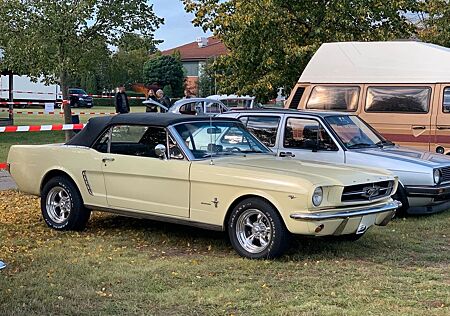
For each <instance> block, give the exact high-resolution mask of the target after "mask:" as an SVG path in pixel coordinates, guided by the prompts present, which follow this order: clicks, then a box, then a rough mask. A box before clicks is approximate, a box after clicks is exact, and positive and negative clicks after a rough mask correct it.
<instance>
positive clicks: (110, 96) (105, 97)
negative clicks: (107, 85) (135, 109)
mask: <svg viewBox="0 0 450 316" xmlns="http://www.w3.org/2000/svg"><path fill="white" fill-rule="evenodd" d="M69 95H70V96H75V97H81V96H85V95H81V94H69ZM88 96H89V97H93V98H97V99H112V98H114V97H115V96H114V95H103V94H88ZM128 99H134V100H147V99H146V98H145V97H128Z"/></svg>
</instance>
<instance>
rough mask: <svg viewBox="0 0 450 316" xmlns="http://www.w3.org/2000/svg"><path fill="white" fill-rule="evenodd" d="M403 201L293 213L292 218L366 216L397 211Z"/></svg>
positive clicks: (315, 219)
mask: <svg viewBox="0 0 450 316" xmlns="http://www.w3.org/2000/svg"><path fill="white" fill-rule="evenodd" d="M401 206H402V203H400V202H399V201H392V202H389V203H387V204H385V205H383V206H380V207H369V208H366V209H362V210H356V211H345V210H344V211H340V212H336V213H331V212H316V213H293V214H291V215H290V218H292V219H295V220H303V221H322V220H329V219H346V218H349V217H356V216H364V215H369V214H377V213H383V212H389V211H395V210H396V209H397V208H399V207H401Z"/></svg>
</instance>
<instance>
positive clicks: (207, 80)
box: [198, 59, 219, 98]
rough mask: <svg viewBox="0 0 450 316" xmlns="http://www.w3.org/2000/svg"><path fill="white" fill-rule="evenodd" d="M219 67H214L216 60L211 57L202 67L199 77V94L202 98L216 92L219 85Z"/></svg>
mask: <svg viewBox="0 0 450 316" xmlns="http://www.w3.org/2000/svg"><path fill="white" fill-rule="evenodd" d="M216 76H217V69H216V67H214V60H213V59H209V60H207V61H206V63H205V64H204V65H202V66H201V69H200V77H199V78H198V96H199V97H201V98H204V97H207V96H209V95H213V94H216V92H217V90H218V89H219V87H218V86H217V80H216Z"/></svg>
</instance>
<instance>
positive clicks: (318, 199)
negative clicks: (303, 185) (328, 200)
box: [312, 187, 323, 206]
mask: <svg viewBox="0 0 450 316" xmlns="http://www.w3.org/2000/svg"><path fill="white" fill-rule="evenodd" d="M322 201H323V190H322V188H321V187H317V188H316V189H315V190H314V193H313V196H312V203H313V205H314V206H319V205H320V204H321V203H322Z"/></svg>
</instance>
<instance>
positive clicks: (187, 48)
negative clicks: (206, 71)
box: [162, 36, 228, 61]
mask: <svg viewBox="0 0 450 316" xmlns="http://www.w3.org/2000/svg"><path fill="white" fill-rule="evenodd" d="M176 51H178V52H179V53H180V55H181V61H198V60H206V59H209V58H212V57H215V56H221V55H226V54H228V50H227V48H226V47H225V45H224V44H223V43H222V41H221V40H220V39H218V38H216V37H214V36H211V37H208V44H207V45H206V46H205V47H199V45H198V43H197V42H196V41H195V42H191V43H188V44H184V45H181V46H178V47H174V48H171V49H168V50H165V51H163V52H162V54H163V55H172V54H173V53H175V52H176Z"/></svg>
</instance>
